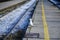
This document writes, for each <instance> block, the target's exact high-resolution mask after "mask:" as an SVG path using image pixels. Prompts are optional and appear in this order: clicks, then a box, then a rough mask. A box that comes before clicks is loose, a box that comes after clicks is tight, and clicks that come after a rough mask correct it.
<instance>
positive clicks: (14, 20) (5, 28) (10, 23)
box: [0, 0, 38, 40]
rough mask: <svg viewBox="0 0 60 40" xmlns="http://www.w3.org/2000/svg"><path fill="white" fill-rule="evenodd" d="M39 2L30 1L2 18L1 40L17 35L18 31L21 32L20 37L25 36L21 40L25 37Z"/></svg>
mask: <svg viewBox="0 0 60 40" xmlns="http://www.w3.org/2000/svg"><path fill="white" fill-rule="evenodd" d="M37 2H38V1H37V0H30V1H29V2H27V3H25V4H24V5H22V6H21V7H19V8H17V9H15V10H14V11H12V12H10V13H8V14H7V15H5V16H3V17H1V18H0V25H1V27H0V29H1V30H0V35H1V39H3V40H6V39H7V38H8V37H9V36H10V35H11V34H15V33H17V32H18V31H20V35H21V34H22V35H23V36H22V35H21V36H19V37H20V39H22V38H23V37H24V35H25V32H26V30H27V28H28V25H29V22H30V18H32V15H33V12H34V9H35V7H36V5H37ZM2 35H3V36H2ZM15 36H16V35H15ZM15 38H16V37H15Z"/></svg>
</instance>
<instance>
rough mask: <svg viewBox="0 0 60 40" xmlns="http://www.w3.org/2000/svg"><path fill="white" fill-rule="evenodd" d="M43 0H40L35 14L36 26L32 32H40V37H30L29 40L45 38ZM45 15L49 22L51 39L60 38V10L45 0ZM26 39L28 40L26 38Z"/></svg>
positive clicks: (42, 39) (56, 39) (57, 39)
mask: <svg viewBox="0 0 60 40" xmlns="http://www.w3.org/2000/svg"><path fill="white" fill-rule="evenodd" d="M41 5H42V0H39V3H38V5H37V8H36V10H35V13H34V15H33V19H34V22H33V23H34V27H32V28H31V31H30V33H39V34H40V37H39V38H28V40H44V27H43V24H42V11H41V10H42V6H41ZM44 8H45V16H46V21H47V24H48V31H49V35H50V40H60V10H59V9H58V8H57V7H55V6H53V4H51V3H49V2H48V1H47V0H44ZM27 32H28V30H27ZM24 40H27V39H26V38H24Z"/></svg>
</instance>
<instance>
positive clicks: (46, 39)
mask: <svg viewBox="0 0 60 40" xmlns="http://www.w3.org/2000/svg"><path fill="white" fill-rule="evenodd" d="M42 20H43V25H44V40H50V39H49V32H48V26H47V22H46V17H45V11H44V4H43V2H42Z"/></svg>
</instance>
